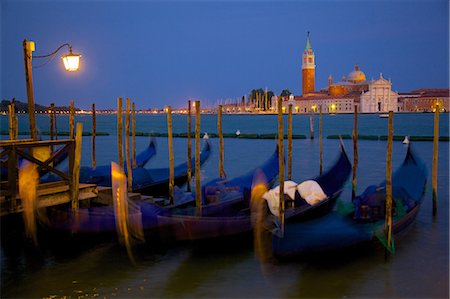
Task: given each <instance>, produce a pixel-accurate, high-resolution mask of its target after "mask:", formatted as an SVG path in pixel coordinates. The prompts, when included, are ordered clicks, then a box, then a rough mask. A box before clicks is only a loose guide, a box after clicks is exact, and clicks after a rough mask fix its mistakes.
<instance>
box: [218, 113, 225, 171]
mask: <svg viewBox="0 0 450 299" xmlns="http://www.w3.org/2000/svg"><path fill="white" fill-rule="evenodd" d="M217 131H218V135H219V177H221V178H224V177H225V171H224V169H223V161H224V152H223V133H222V105H219V107H218V109H217Z"/></svg>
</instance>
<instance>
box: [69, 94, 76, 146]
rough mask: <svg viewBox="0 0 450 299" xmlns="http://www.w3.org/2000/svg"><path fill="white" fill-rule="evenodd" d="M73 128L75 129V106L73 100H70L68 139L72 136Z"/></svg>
mask: <svg viewBox="0 0 450 299" xmlns="http://www.w3.org/2000/svg"><path fill="white" fill-rule="evenodd" d="M74 129H75V106H74V103H73V100H71V101H70V109H69V137H70V139H73V138H74Z"/></svg>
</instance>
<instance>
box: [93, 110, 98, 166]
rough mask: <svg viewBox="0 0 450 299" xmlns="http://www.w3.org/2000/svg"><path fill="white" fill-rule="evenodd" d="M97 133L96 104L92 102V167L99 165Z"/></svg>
mask: <svg viewBox="0 0 450 299" xmlns="http://www.w3.org/2000/svg"><path fill="white" fill-rule="evenodd" d="M96 135H97V119H96V116H95V104H92V168H95V167H96V166H97V160H96V157H95V136H96Z"/></svg>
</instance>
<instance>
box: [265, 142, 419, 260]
mask: <svg viewBox="0 0 450 299" xmlns="http://www.w3.org/2000/svg"><path fill="white" fill-rule="evenodd" d="M426 181H427V171H426V168H425V166H424V164H423V163H422V162H421V161H420V160H419V158H418V157H416V156H415V155H414V154H413V152H412V149H411V148H410V147H409V148H408V151H407V154H406V158H405V160H404V162H403V164H402V165H401V166H400V167H399V168H398V169H397V170H396V171H395V173H394V174H393V177H392V188H393V196H392V197H393V199H394V204H393V206H394V211H395V212H394V215H393V220H392V221H393V226H392V228H393V233H398V232H400V231H402V230H403V229H405V228H406V227H407V226H408V225H410V224H411V223H412V222H413V221H414V219H415V218H416V215H417V213H418V211H419V208H420V205H421V202H422V198H423V195H424V192H425V186H426ZM385 186H386V183H385V182H382V183H381V184H379V185H377V186H370V187H368V188H367V189H366V190H365V191H364V192H363V193H362V194H361V195H359V196H358V197H356V198H355V200H354V202H353V204H354V205H353V206H354V208H353V209H352V210H351V211H350V212H347V213H338V212H333V213H330V214H328V215H327V216H325V217H322V218H318V219H314V220H311V221H307V222H296V223H287V224H286V226H285V231H284V236H280V234H278V233H277V229H275V231H274V233H273V234H272V242H271V245H272V248H271V249H272V252H273V255H274V256H279V257H283V256H292V255H297V254H302V253H308V252H320V251H328V250H337V249H342V248H344V247H348V246H352V245H355V244H358V243H362V242H366V241H370V240H373V239H375V238H377V237H378V238H380V239H383V234H384V226H385V224H384V217H385V216H384V215H385V214H384V211H383V207H384V205H385V194H386V190H385Z"/></svg>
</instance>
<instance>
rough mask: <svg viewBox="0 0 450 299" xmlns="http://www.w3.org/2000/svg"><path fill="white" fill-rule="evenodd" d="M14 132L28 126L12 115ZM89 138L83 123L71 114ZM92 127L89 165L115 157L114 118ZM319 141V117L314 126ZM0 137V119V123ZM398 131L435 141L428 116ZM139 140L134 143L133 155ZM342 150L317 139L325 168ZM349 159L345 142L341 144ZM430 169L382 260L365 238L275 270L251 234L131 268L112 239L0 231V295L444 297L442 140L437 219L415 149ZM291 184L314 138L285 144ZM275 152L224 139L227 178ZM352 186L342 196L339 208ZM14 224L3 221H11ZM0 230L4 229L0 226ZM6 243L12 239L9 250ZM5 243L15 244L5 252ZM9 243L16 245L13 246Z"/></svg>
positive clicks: (397, 146)
mask: <svg viewBox="0 0 450 299" xmlns="http://www.w3.org/2000/svg"><path fill="white" fill-rule="evenodd" d="M19 120H20V128H22V129H20V130H26V129H27V126H28V125H27V123H26V119H25V118H22V117H21V118H19ZM216 120H217V119H216V116H213V115H206V116H202V132H216ZM76 121H82V122H83V123H84V126H85V129H86V130H88V131H90V126H91V125H90V117H89V116H77V118H76ZM165 121H166V118H165V116H164V115H138V117H137V126H138V131H154V132H163V131H165V127H166V123H165ZM223 122H224V123H223V127H224V132H229V133H232V132H235V131H236V130H237V129H239V130H240V131H241V132H242V133H275V132H276V116H270V115H267V116H245V115H231V116H224V120H223ZM47 123H48V118H47V117H46V116H38V124H39V125H40V127H41V130H43V131H46V130H47V127H46V126H48V124H47ZM67 123H68V119H67V118H65V117H58V129H59V130H61V131H67V127H68V125H67ZM97 123H98V127H97V130H98V131H104V132H110V133H111V134H112V135H111V136H105V137H103V136H99V137H97V149H98V150H97V163H98V164H106V163H109V162H110V161H111V160H116V159H117V145H116V138H115V134H116V133H115V132H116V121H115V116H106V115H99V116H98V117H97ZM315 125H316V136H317V132H318V118H316V122H315ZM1 126H2V130H3V129H5V128H6V118H5V117H4V116H2V117H1ZM308 126H309V118H308V116H295V117H294V133H295V134H304V135H308V134H309V127H308ZM323 126H324V127H323V131H324V136H327V135H331V134H351V131H352V126H353V116H352V115H336V116H324V124H323ZM394 126H395V134H396V135H430V136H431V135H432V133H433V116H432V115H431V114H401V115H400V114H397V115H395V117H394ZM448 128H449V119H448V114H444V115H441V118H440V135H441V136H443V135H446V136H448V135H449V129H448ZM359 129H360V130H359V132H360V134H367V135H387V120H386V119H380V118H378V117H377V116H376V115H361V116H360V118H359ZM174 131H175V132H185V131H186V117H185V116H179V115H174ZM157 141H158V153H157V156H155V157H154V158H153V159H152V160H151V162H150V163H149V167H153V166H154V167H160V166H168V154H167V140H166V139H165V138H157ZM211 141H212V144H213V152H212V155H211V157H210V159H209V161H208V162H207V163H206V164H205V166H204V167H203V169H202V179H203V180H209V179H211V178H213V177H216V176H217V165H218V152H217V149H218V139H212V140H211ZM147 142H148V137H138V138H137V148H138V151H139V150H140V149H142V148H144V146H145V145H146V144H147ZM338 146H339V142H338V141H337V140H331V139H324V140H323V150H324V167H325V168H326V167H327V166H329V165H331V164H332V163H333V160H334V159H335V157H336V156H337V155H338ZM345 146H346V150H347V153H348V154H349V157H350V159H351V160H352V157H353V150H352V144H351V141H350V140H345ZM412 146H413V147H414V149H415V151H416V153H417V155H418V156H419V157H420V158H421V159H422V160H423V161H424V162H425V164H426V165H427V167H428V170H429V181H428V188H427V192H426V194H425V198H424V204H423V206H422V208H421V211H420V212H419V215H418V217H417V219H416V221H415V223H414V224H413V225H412V226H411V227H409V228H408V229H407V230H406V231H404V232H403V233H401V234H400V235H398V236H396V238H395V246H396V252H395V254H394V255H393V256H391V257H390V258H389V259H388V260H385V257H384V249H383V247H382V246H381V245H380V244H378V243H376V242H374V243H371V244H366V245H364V246H358V247H356V248H352V249H348V250H344V251H341V252H333V253H326V254H325V253H324V254H321V255H316V256H304V257H299V258H296V259H293V260H289V261H280V262H277V263H273V264H260V263H259V262H258V260H257V259H256V258H255V256H254V251H253V247H252V237H251V236H242V237H240V238H232V239H226V240H221V241H206V242H201V243H183V244H166V243H164V242H161V241H160V240H150V241H149V242H148V244H145V245H141V246H139V247H137V248H135V249H134V251H135V257H136V260H137V264H136V265H132V264H131V263H130V262H129V260H128V257H127V254H126V250H125V249H124V248H122V247H120V246H119V245H118V244H117V242H116V241H115V237H114V236H112V237H110V238H105V239H100V240H99V239H98V238H94V240H93V239H75V238H71V237H70V236H67V235H58V236H53V235H52V236H49V235H46V234H43V233H42V232H41V233H42V234H41V236H40V247H39V249H35V248H33V247H32V246H30V245H29V244H28V245H26V244H25V245H23V244H21V245H23V246H17V244H15V243H20V242H21V241H20V240H22V238H21V234H20V233H17V234H16V237H15V238H13V237H12V236H7V237H8V238H5V235H4V234H2V249H1V271H2V273H1V274H2V275H1V297H2V298H7V297H15V298H18V297H48V296H52V295H54V296H57V297H63V296H67V297H69V296H70V297H81V296H84V297H88V298H93V297H97V296H98V297H106V298H143V297H170V298H176V297H190V298H198V297H223V298H230V297H233V298H261V297H277V298H280V297H281V298H283V297H291V298H299V297H303V298H310V297H319V298H342V297H348V298H448V296H449V284H448V279H449V257H448V254H449V242H448V241H449V221H448V219H449V204H448V202H449V144H448V142H440V143H439V178H438V214H437V216H436V218H433V216H432V202H431V176H430V174H431V161H432V150H433V145H432V142H415V143H414V144H413V145H412ZM293 147H294V148H293V153H294V156H293V165H294V170H293V179H294V180H295V181H297V182H299V181H302V180H305V179H307V178H310V177H313V176H315V175H317V173H318V170H319V140H318V139H317V138H316V139H315V140H309V139H307V140H294V141H293ZM90 148H91V144H90V137H84V138H83V160H82V164H84V165H89V164H90V163H91V152H90ZM174 149H175V163H176V164H177V163H181V162H183V161H184V160H185V157H186V139H181V138H178V139H175V140H174ZM274 149H275V141H273V140H245V139H225V170H226V172H227V175H228V176H229V177H235V176H238V175H239V174H241V173H242V172H244V171H247V170H248V169H252V168H254V167H255V166H257V165H259V164H260V163H262V162H263V161H264V160H265V159H267V157H268V156H269V155H270V154H271V153H272V152H273V150H274ZM405 153H406V147H405V146H404V145H403V144H402V143H401V142H394V147H393V167H394V169H395V168H396V167H398V166H399V165H400V164H401V162H402V160H403V158H404V156H405ZM385 159H386V142H385V141H370V140H360V141H359V167H358V173H357V175H358V186H357V189H358V193H360V192H362V191H363V190H364V188H365V187H366V186H368V185H370V184H374V183H378V182H380V181H381V180H383V178H384V176H385ZM349 198H350V185H347V187H346V190H345V191H344V192H343V194H342V197H341V200H343V201H344V202H348V201H349ZM8 225H11V224H8ZM2 230H4V227H2ZM13 239H18V240H19V241H16V242H15V243H14V242H13V241H12V240H13ZM11 243H14V244H12V245H11ZM13 245H14V246H13Z"/></svg>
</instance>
